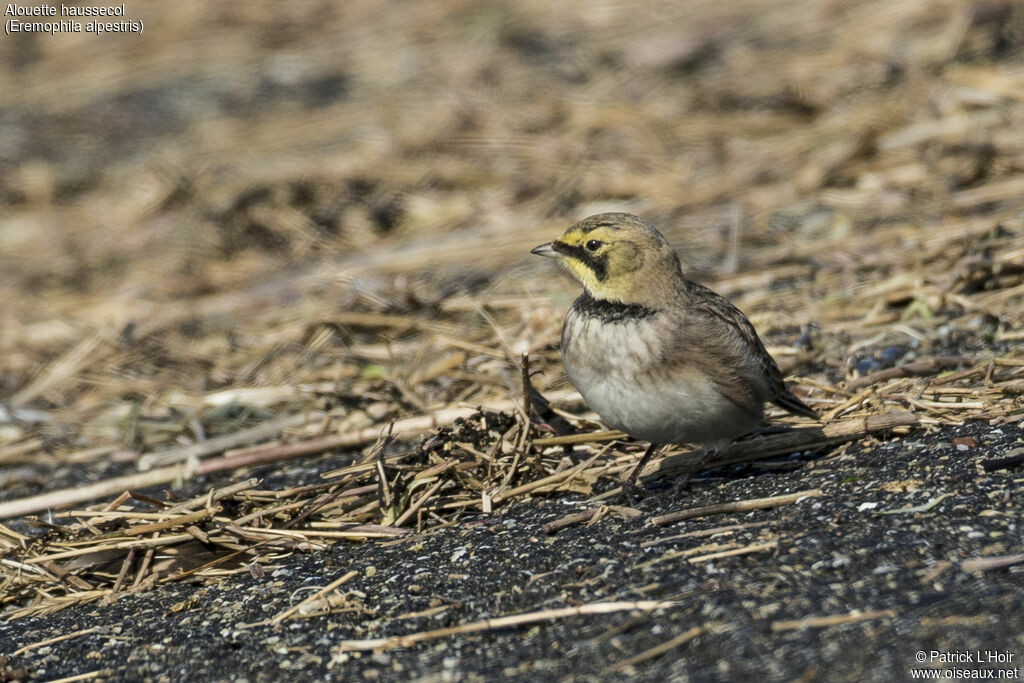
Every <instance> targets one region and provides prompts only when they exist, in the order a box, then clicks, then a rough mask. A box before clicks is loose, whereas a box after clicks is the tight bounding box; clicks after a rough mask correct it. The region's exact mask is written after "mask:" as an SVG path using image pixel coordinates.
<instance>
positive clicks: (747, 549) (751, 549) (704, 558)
mask: <svg viewBox="0 0 1024 683" xmlns="http://www.w3.org/2000/svg"><path fill="white" fill-rule="evenodd" d="M778 547H779V540H778V539H777V538H776V539H772V540H770V541H763V542H760V543H751V544H750V545H746V546H743V547H742V548H734V549H731V550H722V551H721V552H717V553H708V554H707V555H698V556H697V557H691V558H690V559H689V560H687V562H689V563H690V564H700V563H701V562H709V561H711V560H718V559H721V558H723V557H733V556H735V555H749V554H750V553H759V552H761V551H763V550H774V549H775V548H778Z"/></svg>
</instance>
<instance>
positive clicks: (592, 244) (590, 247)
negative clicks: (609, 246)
mask: <svg viewBox="0 0 1024 683" xmlns="http://www.w3.org/2000/svg"><path fill="white" fill-rule="evenodd" d="M603 244H604V242H602V241H601V240H588V241H587V243H586V245H584V246H586V248H587V251H597V250H598V249H600V248H601V245H603Z"/></svg>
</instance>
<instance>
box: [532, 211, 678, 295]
mask: <svg viewBox="0 0 1024 683" xmlns="http://www.w3.org/2000/svg"><path fill="white" fill-rule="evenodd" d="M531 253H534V254H537V255H538V256H548V257H551V258H556V259H558V260H559V261H560V262H561V263H562V265H564V266H565V267H566V268H568V269H569V272H570V273H572V274H573V276H574V277H575V278H576V279H577V280H579V281H580V283H581V284H582V285H583V287H584V289H586V290H587V292H588V293H589V294H590V295H591V296H592V297H594V298H595V299H606V300H609V301H618V302H622V303H626V304H643V305H649V306H656V305H658V304H660V303H662V302H664V301H666V300H667V299H668V298H670V297H671V296H673V295H674V294H675V292H676V290H677V288H678V283H679V281H680V280H681V279H682V277H683V273H682V268H681V267H680V265H679V257H678V256H677V255H676V252H675V250H674V249H672V246H671V245H670V244H669V243H668V240H666V239H665V238H664V236H662V234H661V233H660V232H658V231H657V230H656V229H655V228H654V227H653V226H652V225H650V224H649V223H647V222H646V221H644V220H643V219H642V218H639V217H637V216H634V215H633V214H629V213H599V214H596V215H594V216H590V217H588V218H584V219H583V220H581V221H580V222H579V223H576V224H575V225H573V226H572V227H571V228H569V229H568V230H566V231H565V232H564V233H562V236H561V237H559V238H558V239H557V240H555V241H554V242H548V243H546V244H541V245H540V246H538V247H535V248H534V249H533V250H532V252H531Z"/></svg>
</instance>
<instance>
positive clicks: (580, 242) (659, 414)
mask: <svg viewBox="0 0 1024 683" xmlns="http://www.w3.org/2000/svg"><path fill="white" fill-rule="evenodd" d="M531 253H533V254H536V255H538V256H546V257H550V258H554V259H557V260H558V261H560V262H561V264H562V265H563V266H564V267H565V268H566V269H567V270H568V271H569V273H570V274H572V275H573V277H575V278H576V279H577V280H578V281H579V282H580V284H582V285H583V292H582V293H581V294H580V295H579V297H578V298H577V299H576V300H575V301H574V302H573V304H572V306H571V307H570V308H569V311H568V313H566V316H565V321H564V323H563V325H562V336H561V354H562V362H563V364H564V366H565V370H566V373H567V374H568V376H569V381H570V382H571V383H572V385H573V386H574V387H575V388H576V389H577V390H578V391H579V392H580V394H581V395H582V396H583V399H584V400H585V401H586V402H587V404H588V405H589V406H590V408H591V409H592V410H594V412H596V413H597V414H598V415H599V416H600V417H601V420H602V421H603V422H604V423H605V424H606V425H608V426H609V427H611V428H613V429H618V430H621V431H623V432H625V433H626V434H628V435H630V436H632V437H633V438H635V439H638V440H640V441H647V442H649V443H650V445H649V446H648V448H647V450H646V451H645V452H644V454H643V456H642V457H641V458H640V460H639V462H638V463H637V464H636V465H635V466H634V467H633V469H632V471H631V473H630V474H629V476H628V477H627V478H626V479H625V480H624V486H623V490H624V491H625V490H628V489H634V488H635V484H636V480H637V478H638V476H639V474H640V472H641V470H642V469H643V467H644V465H645V464H646V463H647V461H648V460H649V459H650V458H651V456H652V454H653V453H654V452H655V451H656V450H657V449H658V448H660V447H661V445H663V444H681V443H685V444H691V445H696V446H704V455H703V456H702V458H701V460H700V463H699V465H698V469H699V468H701V467H703V466H704V465H705V464H707V463H708V462H709V461H710V460H711V459H713V458H714V456H715V455H716V454H717V452H718V451H719V450H721V449H722V448H723V447H725V446H726V445H727V444H729V443H730V442H731V441H732V440H733V439H735V438H736V437H738V436H742V435H744V434H747V433H749V432H750V431H751V430H753V429H754V428H755V427H756V426H758V425H759V424H761V423H762V422H763V421H764V406H765V403H768V402H771V403H773V404H775V405H777V406H779V407H781V408H783V409H784V410H786V411H787V412H789V413H792V414H794V415H801V416H804V417H809V418H813V419H818V415H817V414H816V413H815V412H814V410H813V409H812V408H811V407H809V406H808V405H807V404H805V403H804V402H803V401H802V400H800V398H799V397H797V396H796V395H794V394H793V393H792V392H791V391H790V390H789V389H788V388H787V387H786V384H785V382H784V381H783V379H782V373H781V372H780V371H779V366H778V365H777V364H776V362H775V360H774V359H773V358H772V357H771V355H770V354H769V353H768V350H767V349H766V348H765V346H764V342H762V341H761V338H760V337H759V336H758V335H757V331H756V330H755V329H754V326H753V325H752V324H751V322H750V320H748V319H747V317H746V316H745V315H744V314H743V313H742V312H741V311H740V310H739V309H738V308H736V306H734V305H733V304H732V303H730V302H729V300H728V299H726V298H725V297H723V296H721V295H719V294H717V293H716V292H714V291H713V290H711V289H709V288H707V287H705V286H703V285H701V284H699V283H697V282H694V281H692V280H689V279H687V278H686V276H685V275H684V274H683V268H682V264H681V261H680V259H679V255H678V254H677V253H676V251H675V249H673V248H672V246H671V245H670V244H669V242H668V240H666V239H665V237H664V235H662V234H661V233H660V232H659V231H658V230H657V229H656V228H655V227H654V226H652V225H651V224H650V223H648V222H647V221H645V220H643V219H642V218H640V217H639V216H635V215H633V214H629V213H617V212H615V213H599V214H596V215H593V216H589V217H587V218H584V219H583V220H581V221H579V222H578V223H576V224H574V225H573V226H571V227H570V228H569V229H568V230H566V231H565V232H564V233H563V234H562V235H561V236H560V237H559V238H558V239H556V240H555V241H553V242H547V243H545V244H541V245H539V246H537V247H535V248H534V249H533V250H532V251H531Z"/></svg>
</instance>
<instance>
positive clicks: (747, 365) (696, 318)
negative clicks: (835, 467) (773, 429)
mask: <svg viewBox="0 0 1024 683" xmlns="http://www.w3.org/2000/svg"><path fill="white" fill-rule="evenodd" d="M684 309H685V313H684V314H683V315H684V316H685V319H684V321H683V324H685V325H688V326H690V327H691V328H693V332H696V333H697V334H695V335H690V336H691V337H696V338H698V339H702V340H704V346H703V347H702V348H701V349H700V350H699V353H692V355H691V357H690V360H691V362H694V363H699V364H700V365H701V369H702V370H703V371H704V372H705V373H706V374H707V375H709V376H710V377H712V378H713V379H714V381H715V382H716V384H718V386H719V387H720V390H721V391H722V393H723V394H724V395H725V396H727V397H728V398H729V399H731V400H732V401H733V402H735V403H737V404H738V405H740V406H741V407H744V408H746V406H749V405H755V406H756V410H757V411H760V407H761V403H762V402H763V401H765V400H768V401H771V402H772V403H774V404H775V405H777V406H779V407H780V408H782V409H784V410H786V411H788V412H790V413H793V414H795V415H804V416H806V417H813V418H815V419H817V417H818V416H817V414H816V413H815V412H814V411H813V410H812V409H811V408H810V407H808V406H807V405H806V404H804V402H803V401H801V400H800V399H799V398H798V397H796V396H794V395H793V393H792V392H790V390H789V389H788V388H787V387H786V384H785V382H783V381H782V373H781V372H780V371H779V366H778V365H777V364H776V363H775V359H774V358H772V357H771V354H769V353H768V349H766V348H765V346H764V342H762V341H761V338H760V337H759V336H758V335H757V331H756V330H755V329H754V326H753V325H752V324H751V323H750V321H749V320H747V316H745V315H743V313H742V312H741V311H740V310H739V309H738V308H736V307H735V306H733V305H732V303H730V302H729V300H728V299H726V298H725V297H723V296H721V295H720V294H718V293H716V292H714V291H712V290H710V289H708V288H707V287H705V286H703V285H700V284H698V283H696V282H689V281H688V282H687V301H686V302H685V306H684ZM723 323H724V325H723ZM701 359H703V361H702V360H701ZM750 377H756V378H759V379H760V381H753V382H751V381H750Z"/></svg>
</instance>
